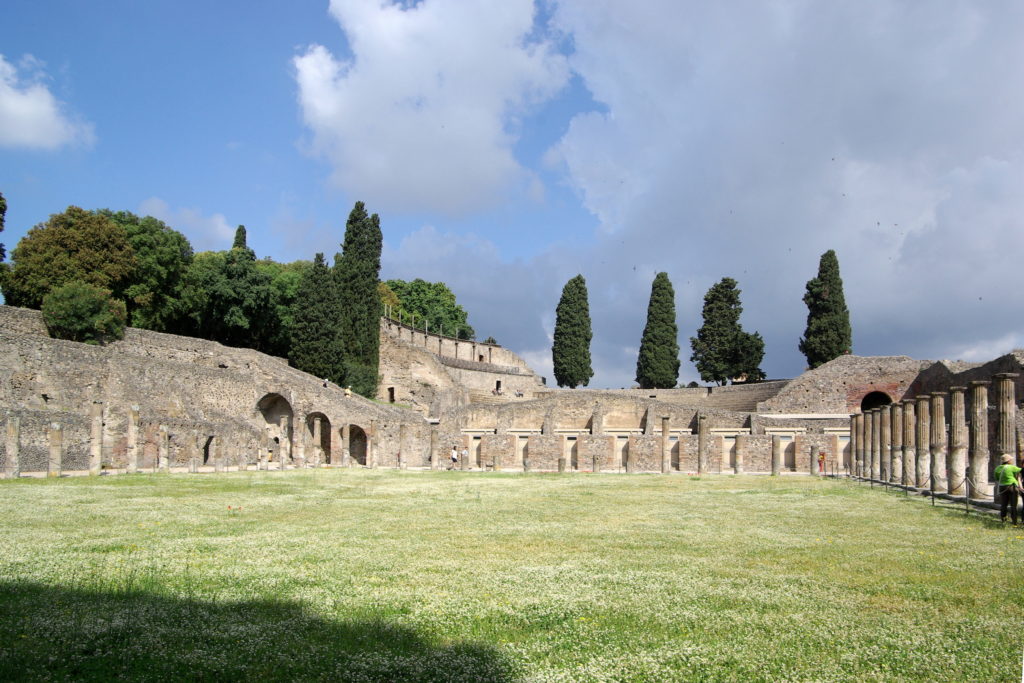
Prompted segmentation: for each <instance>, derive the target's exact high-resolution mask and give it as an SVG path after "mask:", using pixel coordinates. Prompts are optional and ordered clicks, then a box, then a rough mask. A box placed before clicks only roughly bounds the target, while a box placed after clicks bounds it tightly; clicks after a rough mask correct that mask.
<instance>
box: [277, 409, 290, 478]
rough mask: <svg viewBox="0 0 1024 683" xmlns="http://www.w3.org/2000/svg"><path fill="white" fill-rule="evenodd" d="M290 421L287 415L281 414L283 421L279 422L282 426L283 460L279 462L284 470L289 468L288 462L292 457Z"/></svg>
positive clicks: (281, 454) (281, 449)
mask: <svg viewBox="0 0 1024 683" xmlns="http://www.w3.org/2000/svg"><path fill="white" fill-rule="evenodd" d="M290 422H291V420H289V418H288V416H287V415H282V416H281V421H280V422H279V423H278V424H280V426H281V441H280V444H281V448H280V449H279V452H280V456H279V457H280V458H281V462H280V463H279V465H280V467H281V469H282V470H285V469H288V464H289V463H290V462H291V459H292V435H291V429H290V426H291V425H290Z"/></svg>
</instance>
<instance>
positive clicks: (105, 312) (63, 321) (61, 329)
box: [42, 280, 127, 344]
mask: <svg viewBox="0 0 1024 683" xmlns="http://www.w3.org/2000/svg"><path fill="white" fill-rule="evenodd" d="M42 311H43V321H44V322H45V323H46V329H47V330H48V331H49V333H50V336H51V337H55V338H57V339H69V340H71V341H77V342H85V343H86V344H102V343H104V342H107V341H112V340H115V339H121V338H123V337H124V326H125V321H126V320H127V313H126V311H125V305H124V302H123V301H120V300H118V299H115V298H113V297H112V296H111V293H110V290H109V289H103V288H102V287H97V286H96V285H90V284H88V283H86V282H82V281H81V280H72V281H71V282H68V283H66V284H64V285H62V286H60V287H57V288H55V289H53V290H51V291H50V293H49V294H47V295H46V296H45V297H44V298H43V308H42Z"/></svg>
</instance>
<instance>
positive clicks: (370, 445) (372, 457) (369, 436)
mask: <svg viewBox="0 0 1024 683" xmlns="http://www.w3.org/2000/svg"><path fill="white" fill-rule="evenodd" d="M463 459H467V458H463ZM366 464H367V465H369V466H370V469H373V470H375V469H377V421H376V420H370V431H368V432H366ZM463 468H465V465H463Z"/></svg>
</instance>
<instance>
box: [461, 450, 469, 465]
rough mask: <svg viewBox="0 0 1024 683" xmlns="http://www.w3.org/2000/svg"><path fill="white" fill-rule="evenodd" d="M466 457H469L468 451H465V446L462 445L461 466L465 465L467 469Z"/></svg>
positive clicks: (467, 461)
mask: <svg viewBox="0 0 1024 683" xmlns="http://www.w3.org/2000/svg"><path fill="white" fill-rule="evenodd" d="M468 457H469V451H467V450H466V447H465V446H463V447H462V465H463V467H465V468H466V469H469V460H467V459H466V458H468Z"/></svg>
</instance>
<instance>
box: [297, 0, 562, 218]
mask: <svg viewBox="0 0 1024 683" xmlns="http://www.w3.org/2000/svg"><path fill="white" fill-rule="evenodd" d="M330 11H331V14H332V15H333V16H334V18H335V19H336V20H337V22H338V23H339V24H340V26H341V28H342V29H343V30H344V32H345V35H346V38H347V40H348V45H349V47H350V49H351V57H337V56H335V55H334V53H332V52H331V51H330V50H329V49H328V48H327V47H324V46H322V45H312V46H310V47H309V48H308V49H307V50H306V51H305V52H304V53H303V54H301V55H299V56H297V57H295V59H294V66H295V73H296V80H297V83H298V90H299V93H298V94H299V102H300V105H301V111H302V116H303V120H304V121H305V123H306V125H307V126H308V127H309V129H310V131H311V133H312V139H311V141H310V147H311V149H312V151H314V152H315V153H317V154H319V155H322V156H324V157H326V158H327V159H328V160H329V161H330V163H331V164H332V167H333V176H332V180H333V183H334V184H335V185H337V186H338V187H340V188H343V189H345V191H346V192H347V193H349V194H351V195H353V196H358V197H360V198H362V199H365V200H366V201H367V202H369V203H371V204H373V205H376V206H382V207H386V208H389V209H397V210H429V211H436V212H441V213H444V214H449V215H453V214H463V213H465V212H468V211H471V210H474V209H479V208H481V207H485V206H488V205H490V204H492V203H493V202H495V201H497V200H498V199H500V198H503V197H508V196H510V195H516V194H522V195H533V196H536V194H537V188H536V184H535V181H534V178H533V176H532V175H531V174H530V173H528V172H527V171H526V170H525V169H523V168H522V167H521V166H520V164H519V162H518V161H517V160H516V158H515V156H514V154H513V144H514V143H515V142H516V140H517V128H518V122H519V119H520V117H521V116H522V115H524V113H526V112H528V111H529V110H530V109H531V107H533V106H535V105H536V104H538V103H540V102H542V101H544V100H546V99H547V98H550V97H551V96H552V95H553V94H555V93H556V92H557V91H559V90H560V89H561V88H562V86H563V85H564V84H565V83H566V82H567V79H568V68H567V65H566V60H565V58H564V56H562V55H560V54H559V53H558V52H557V51H556V50H555V49H554V45H553V43H552V42H551V40H550V39H548V38H545V37H542V36H540V35H539V34H538V33H537V32H536V31H535V22H534V6H533V3H532V1H531V0H506V1H503V2H500V3H493V2H485V1H484V0H424V1H423V2H419V3H415V4H412V3H394V2H390V1H388V0H379V1H377V2H364V1H360V0H332V2H331V6H330Z"/></svg>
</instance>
